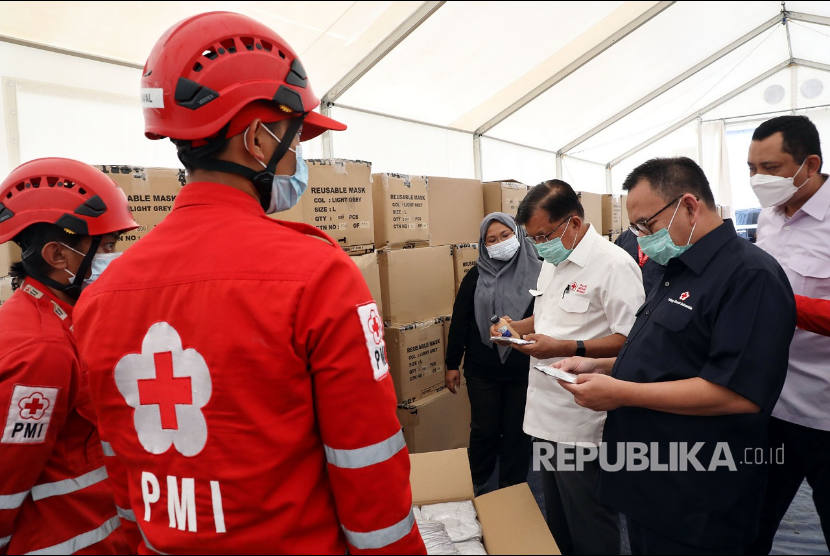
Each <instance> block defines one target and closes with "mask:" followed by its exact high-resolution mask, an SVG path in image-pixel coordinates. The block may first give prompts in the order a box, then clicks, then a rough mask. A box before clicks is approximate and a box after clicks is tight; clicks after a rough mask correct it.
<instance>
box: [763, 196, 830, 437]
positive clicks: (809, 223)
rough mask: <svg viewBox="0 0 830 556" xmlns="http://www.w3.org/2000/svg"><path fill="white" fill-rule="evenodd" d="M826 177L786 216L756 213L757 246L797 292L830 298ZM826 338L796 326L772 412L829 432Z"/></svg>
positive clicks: (776, 211)
mask: <svg viewBox="0 0 830 556" xmlns="http://www.w3.org/2000/svg"><path fill="white" fill-rule="evenodd" d="M828 182H830V180H828V181H825V182H824V183H823V184H822V186H821V187H820V188H819V189H818V190H817V191H816V192H815V193H814V194H813V196H812V197H810V199H809V200H808V201H807V202H806V203H804V206H802V207H801V208H800V209H798V210H797V211H795V213H793V215H792V216H791V217H789V218H787V216H786V214H785V213H784V209H783V208H782V207H773V208H765V209H764V210H762V211H761V214H760V216H759V217H758V241H757V245H758V247H760V248H761V249H763V250H764V251H766V252H767V253H769V254H770V255H772V256H773V257H775V259H776V260H777V261H778V264H780V265H781V267H782V268H783V269H784V272H786V274H787V278H789V280H790V286H792V288H793V292H795V293H796V294H797V295H805V296H807V297H818V298H821V299H830V184H828ZM828 408H830V337H827V336H819V335H818V334H813V333H812V332H807V331H806V330H802V329H800V328H797V329H796V331H795V335H794V336H793V341H792V343H791V344H790V364H789V367H788V369H787V380H786V381H785V382H784V389H783V390H782V391H781V396H780V397H779V398H778V403H777V404H776V406H775V409H774V410H773V412H772V415H773V417H776V418H778V419H782V420H784V421H788V422H790V423H796V424H798V425H802V426H805V427H810V428H813V429H820V430H825V431H830V411H828Z"/></svg>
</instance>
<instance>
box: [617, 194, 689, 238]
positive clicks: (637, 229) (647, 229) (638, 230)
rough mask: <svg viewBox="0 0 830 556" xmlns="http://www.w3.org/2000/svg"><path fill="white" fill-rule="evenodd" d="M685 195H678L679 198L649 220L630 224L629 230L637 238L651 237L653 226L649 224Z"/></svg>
mask: <svg viewBox="0 0 830 556" xmlns="http://www.w3.org/2000/svg"><path fill="white" fill-rule="evenodd" d="M683 195H685V193H683V194H682V195H678V196H677V197H675V198H674V199H672V200H671V201H669V202H668V204H666V206H664V207H663V208H661V209H660V210H658V211H657V212H655V213H654V214H652V215H651V216H649V217H648V218H641V219H640V220H637V221H636V222H634V223H633V224H630V225H629V226H628V229H629V230H631V231H632V232H633V233H634V234H635V235H637V236H639V235H643V234H645V235H650V234H651V225H650V224H649V222H651V221H652V220H654V219H655V218H657V216H658V215H659V214H660V213H661V212H663V211H664V210H666V209H667V208H669V207H670V206H672V205H673V204H675V203H676V202H677V201H679V200H680V199H681V198H682V197H683Z"/></svg>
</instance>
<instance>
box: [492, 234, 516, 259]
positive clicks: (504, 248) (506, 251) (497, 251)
mask: <svg viewBox="0 0 830 556" xmlns="http://www.w3.org/2000/svg"><path fill="white" fill-rule="evenodd" d="M518 250H519V240H518V239H517V238H516V236H515V235H514V236H511V237H509V238H508V239H505V240H504V241H502V242H500V243H496V244H495V245H488V246H487V254H488V255H490V258H491V259H495V260H497V261H509V260H510V259H512V258H513V255H515V254H516V251H518Z"/></svg>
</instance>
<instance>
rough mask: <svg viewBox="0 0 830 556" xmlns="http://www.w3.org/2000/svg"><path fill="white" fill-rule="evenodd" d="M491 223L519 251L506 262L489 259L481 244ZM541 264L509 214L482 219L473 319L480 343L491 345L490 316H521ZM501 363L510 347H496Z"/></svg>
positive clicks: (516, 318)
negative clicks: (503, 229)
mask: <svg viewBox="0 0 830 556" xmlns="http://www.w3.org/2000/svg"><path fill="white" fill-rule="evenodd" d="M494 221H496V222H501V223H502V224H504V225H505V226H507V227H508V228H510V229H511V230H513V231H514V232H515V234H516V239H518V240H519V250H518V251H516V254H515V255H513V258H512V259H510V260H509V261H498V260H495V259H491V258H490V255H489V254H488V253H487V247H486V246H485V245H484V241H485V239H486V236H487V228H489V227H490V224H492V223H493V222H494ZM541 270H542V261H540V260H539V257H538V255H537V254H536V249H535V248H534V247H533V242H532V241H531V240H530V239H529V238H527V237H526V236H525V232H524V230H523V229H521V228H519V227H518V226H517V225H516V221H515V220H514V219H513V217H512V216H510V215H509V214H505V213H503V212H493V213H491V214H488V215H487V216H485V217H484V220H483V221H482V222H481V231H480V234H479V240H478V282H477V283H476V293H475V300H474V301H475V317H476V325H477V326H478V331H479V334H480V335H481V341H482V343H483V344H484V345H486V346H490V345H492V343H491V342H490V325H491V323H490V317H491V316H493V315H498V316H500V317H501V316H504V315H508V316H510V318H512V319H514V320H519V319H521V318H522V317H524V314H525V311H527V307H528V306H529V305H530V302H531V301H532V299H533V297H532V296H531V295H530V292H529V291H528V290H530V289H533V288H535V287H536V281H537V280H538V278H539V272H540V271H541ZM496 348H497V349H498V352H499V358H500V359H501V362H502V363H505V362H506V361H507V357H508V356H509V355H510V348H509V347H505V346H496Z"/></svg>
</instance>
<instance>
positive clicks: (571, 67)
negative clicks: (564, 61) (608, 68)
mask: <svg viewBox="0 0 830 556" xmlns="http://www.w3.org/2000/svg"><path fill="white" fill-rule="evenodd" d="M672 4H674V2H658V3H657V4H655V5H654V6H652V7H651V8H649V9H648V10H646V11H645V12H643V13H642V14H640V15H639V16H638V17H637V18H635V19H634V20H633V21H631V22H629V23H627V24H626V25H624V26H623V27H621V28H620V29H618V30H617V31H615V32H614V33H613V34H611V35H610V36H608V37H606V38H605V39H604V40H603V41H602V42H601V43H599V44H598V45H596V46H595V47H593V48H592V49H590V50H589V51H588V52H586V53H585V54H583V55H582V56H580V57H579V58H577V59H576V60H574V61H573V62H571V63H570V64H568V65H567V66H565V68H563V69H562V70H561V71H558V72H557V73H556V74H554V75H552V76H551V77H549V78H547V79H546V80H545V81H544V82H542V83H541V84H539V85H537V86H536V87H534V88H533V89H532V90H531V91H530V92H528V93H527V94H525V95H524V96H522V98H520V99H519V100H517V101H516V102H514V103H512V104H511V105H510V106H508V107H507V108H505V109H504V110H502V111H501V112H499V113H498V114H496V115H495V116H494V117H492V118H490V119H489V120H488V121H487V122H485V123H484V124H483V125H481V126H479V128H478V129H476V131H475V132H476V133H477V134H479V135H484V134H485V133H487V132H488V131H490V130H491V129H493V128H494V127H496V126H497V125H498V124H500V123H501V122H503V121H504V120H506V119H507V118H508V117H510V116H511V115H513V114H514V113H515V112H517V111H519V110H520V109H521V108H523V107H524V106H525V105H527V104H529V103H530V102H531V101H533V100H534V99H536V98H537V97H538V96H539V95H541V94H542V93H544V92H546V91H547V90H548V89H550V88H552V87H553V86H554V85H556V84H557V83H559V82H560V81H562V80H563V79H565V78H566V77H568V76H569V75H571V74H572V73H573V72H575V71H576V70H578V69H579V68H581V67H582V66H584V65H585V64H587V63H588V62H590V61H591V60H593V59H594V58H596V57H597V56H599V55H600V54H602V53H603V52H605V51H606V50H608V49H609V48H611V47H612V46H613V45H614V44H615V43H617V42H618V41H620V40H622V39H623V38H625V37H626V36H628V35H629V34H631V33H632V32H634V31H635V30H637V29H638V28H639V27H641V26H642V25H644V24H645V23H647V22H648V21H650V20H652V19H653V18H655V17H656V16H657V15H659V14H660V13H662V12H663V10H665V9H666V8H668V7H669V6H671V5H672Z"/></svg>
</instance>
